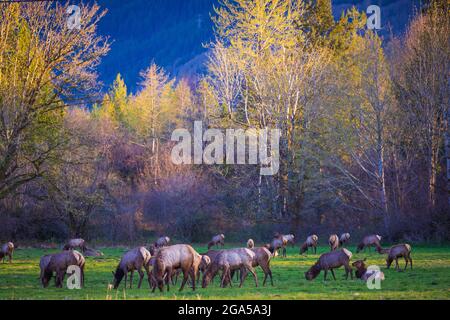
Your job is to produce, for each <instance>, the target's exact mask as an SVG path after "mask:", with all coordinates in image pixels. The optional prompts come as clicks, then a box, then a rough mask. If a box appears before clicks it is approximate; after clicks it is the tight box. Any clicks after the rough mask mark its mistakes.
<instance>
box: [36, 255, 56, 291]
mask: <svg viewBox="0 0 450 320" xmlns="http://www.w3.org/2000/svg"><path fill="white" fill-rule="evenodd" d="M52 256H53V254H48V255H46V256H43V257H42V258H41V260H40V261H39V268H40V270H41V273H40V275H39V279H40V280H41V284H42V287H44V288H45V287H47V286H48V281H50V279H51V277H52V275H53V272H51V271H46V269H47V266H48V264H49V263H50V259H51V258H52Z"/></svg>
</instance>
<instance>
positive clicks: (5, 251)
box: [0, 242, 14, 263]
mask: <svg viewBox="0 0 450 320" xmlns="http://www.w3.org/2000/svg"><path fill="white" fill-rule="evenodd" d="M13 253H14V243H12V242H8V243H5V244H4V245H2V247H1V250H0V260H3V263H5V260H6V257H8V260H9V263H12V257H13Z"/></svg>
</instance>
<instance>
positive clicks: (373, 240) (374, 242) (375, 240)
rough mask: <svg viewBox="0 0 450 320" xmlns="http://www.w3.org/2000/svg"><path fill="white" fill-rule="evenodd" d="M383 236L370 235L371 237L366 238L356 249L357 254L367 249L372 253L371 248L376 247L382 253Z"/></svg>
mask: <svg viewBox="0 0 450 320" xmlns="http://www.w3.org/2000/svg"><path fill="white" fill-rule="evenodd" d="M380 241H381V236H379V235H370V236H366V237H364V239H363V240H362V241H361V243H360V244H359V245H358V248H357V249H356V253H359V252H361V251H362V250H363V249H365V248H367V247H368V248H369V251H370V247H372V246H375V247H376V248H377V250H378V251H380V250H381V249H382V248H381V244H380Z"/></svg>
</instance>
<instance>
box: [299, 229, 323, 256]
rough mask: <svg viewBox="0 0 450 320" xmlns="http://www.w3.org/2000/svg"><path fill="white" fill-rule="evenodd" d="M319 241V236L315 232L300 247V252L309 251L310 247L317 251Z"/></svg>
mask: <svg viewBox="0 0 450 320" xmlns="http://www.w3.org/2000/svg"><path fill="white" fill-rule="evenodd" d="M318 241H319V237H318V236H316V235H315V234H313V235H311V236H309V237H308V238H306V241H305V242H304V243H303V244H302V246H301V247H300V254H303V253H305V252H308V248H313V250H314V254H316V253H317V242H318Z"/></svg>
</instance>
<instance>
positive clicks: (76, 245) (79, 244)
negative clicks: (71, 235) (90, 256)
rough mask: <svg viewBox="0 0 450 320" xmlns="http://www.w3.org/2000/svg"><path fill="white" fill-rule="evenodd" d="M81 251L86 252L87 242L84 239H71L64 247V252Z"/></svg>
mask: <svg viewBox="0 0 450 320" xmlns="http://www.w3.org/2000/svg"><path fill="white" fill-rule="evenodd" d="M75 249H80V250H81V252H83V253H84V251H86V249H87V247H86V241H84V240H83V239H71V240H69V241H68V242H67V243H66V244H65V245H64V250H75Z"/></svg>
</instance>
